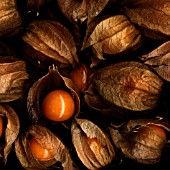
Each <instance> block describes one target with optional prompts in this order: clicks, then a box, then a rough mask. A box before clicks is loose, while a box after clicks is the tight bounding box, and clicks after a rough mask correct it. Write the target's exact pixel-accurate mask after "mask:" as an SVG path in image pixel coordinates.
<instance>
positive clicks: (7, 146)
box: [0, 104, 20, 164]
mask: <svg viewBox="0 0 170 170" xmlns="http://www.w3.org/2000/svg"><path fill="white" fill-rule="evenodd" d="M0 117H1V118H2V122H0V124H1V125H0V126H1V134H2V136H1V137H0V155H1V159H3V161H4V163H5V164H6V163H7V161H8V160H7V158H8V155H9V153H10V151H11V149H12V146H13V143H14V142H15V140H16V139H17V137H18V134H19V130H20V121H19V117H18V115H17V113H16V112H15V110H14V109H13V108H12V107H11V106H10V105H8V104H1V105H0Z"/></svg>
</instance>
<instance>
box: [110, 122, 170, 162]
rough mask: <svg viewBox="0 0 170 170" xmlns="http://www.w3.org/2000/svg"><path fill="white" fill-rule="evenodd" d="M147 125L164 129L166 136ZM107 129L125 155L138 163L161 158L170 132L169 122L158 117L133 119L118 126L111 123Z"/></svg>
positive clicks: (156, 160)
mask: <svg viewBox="0 0 170 170" xmlns="http://www.w3.org/2000/svg"><path fill="white" fill-rule="evenodd" d="M149 125H155V126H158V127H161V128H162V129H164V131H165V133H166V138H165V136H163V135H162V134H161V132H159V131H157V130H156V129H152V128H151V127H149ZM109 130H110V135H111V138H112V141H113V142H114V144H115V145H116V147H117V148H119V149H120V150H121V151H122V152H123V154H124V155H125V156H126V157H128V158H130V159H134V160H136V161H137V162H139V163H143V164H154V163H158V162H159V161H160V160H161V157H162V152H163V149H164V148H165V147H166V144H167V141H168V140H169V139H168V138H167V137H168V135H167V133H169V132H170V124H169V122H167V121H165V120H158V119H134V120H129V121H128V122H126V123H124V124H122V125H120V126H117V125H114V124H112V126H111V127H110V128H109Z"/></svg>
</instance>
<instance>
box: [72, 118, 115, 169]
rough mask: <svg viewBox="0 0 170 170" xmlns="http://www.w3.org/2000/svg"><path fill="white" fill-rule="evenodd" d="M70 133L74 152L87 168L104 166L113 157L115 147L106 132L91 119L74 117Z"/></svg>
mask: <svg viewBox="0 0 170 170" xmlns="http://www.w3.org/2000/svg"><path fill="white" fill-rule="evenodd" d="M71 134H72V142H73V145H74V147H75V150H76V153H77V155H78V157H79V159H80V160H81V161H82V163H83V164H84V165H85V166H86V167H87V168H88V169H100V168H102V167H105V166H106V165H108V164H109V163H111V161H112V160H113V159H114V158H115V156H116V152H115V148H114V147H113V145H112V144H111V142H110V139H109V138H108V136H107V134H105V133H104V132H103V131H102V129H101V128H100V127H98V126H97V125H95V124H94V123H93V122H92V121H90V120H88V119H80V118H76V119H75V120H74V121H73V122H72V126H71Z"/></svg>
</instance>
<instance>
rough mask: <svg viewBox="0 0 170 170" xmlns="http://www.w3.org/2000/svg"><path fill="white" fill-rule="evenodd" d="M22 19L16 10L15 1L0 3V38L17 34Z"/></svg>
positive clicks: (2, 1)
mask: <svg viewBox="0 0 170 170" xmlns="http://www.w3.org/2000/svg"><path fill="white" fill-rule="evenodd" d="M22 23H23V19H22V17H21V15H20V12H19V10H18V8H17V1H16V0H1V2H0V38H4V37H9V36H12V35H16V34H18V33H19V32H20V31H21V29H22Z"/></svg>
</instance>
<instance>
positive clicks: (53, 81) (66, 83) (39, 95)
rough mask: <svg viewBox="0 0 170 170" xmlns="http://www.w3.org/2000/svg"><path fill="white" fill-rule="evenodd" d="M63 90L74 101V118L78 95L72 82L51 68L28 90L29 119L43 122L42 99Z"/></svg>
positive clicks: (78, 101)
mask: <svg viewBox="0 0 170 170" xmlns="http://www.w3.org/2000/svg"><path fill="white" fill-rule="evenodd" d="M56 89H63V90H66V91H68V92H69V93H70V94H71V95H72V97H73V99H74V101H75V112H74V116H76V115H77V114H78V113H79V111H80V99H79V96H78V93H77V92H76V91H75V88H74V84H73V82H72V81H71V80H70V79H69V78H66V77H64V76H62V75H61V74H60V73H59V71H58V70H57V69H55V68H51V69H50V70H49V72H48V73H47V74H46V75H44V76H43V77H41V78H40V79H38V80H37V81H36V82H35V83H34V84H33V85H32V86H31V88H30V89H29V92H28V97H27V108H28V112H29V114H30V117H31V118H32V120H33V121H34V122H35V123H38V122H40V121H41V120H43V119H42V118H43V117H42V115H43V113H42V111H41V104H42V101H43V99H44V97H45V96H46V95H47V94H48V93H49V92H50V91H53V90H56Z"/></svg>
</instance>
